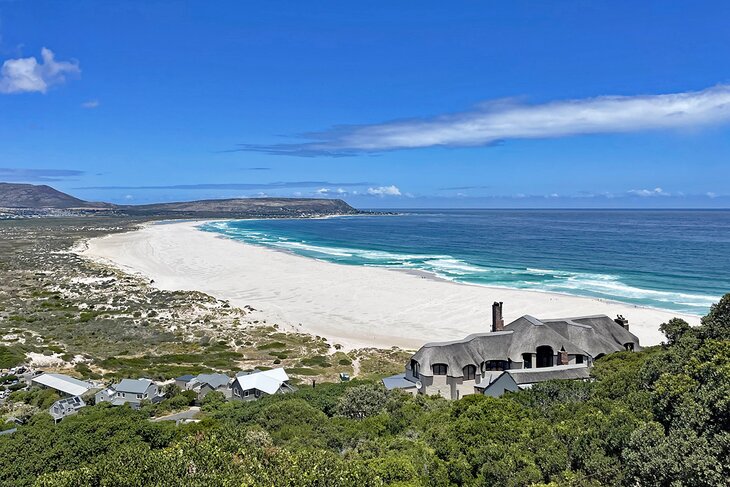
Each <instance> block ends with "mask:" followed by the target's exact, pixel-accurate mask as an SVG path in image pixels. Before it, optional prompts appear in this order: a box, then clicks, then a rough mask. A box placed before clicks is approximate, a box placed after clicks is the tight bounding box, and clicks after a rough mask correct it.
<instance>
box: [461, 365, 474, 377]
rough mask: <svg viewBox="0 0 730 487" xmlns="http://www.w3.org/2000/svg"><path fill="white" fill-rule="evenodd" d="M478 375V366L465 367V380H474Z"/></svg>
mask: <svg viewBox="0 0 730 487" xmlns="http://www.w3.org/2000/svg"><path fill="white" fill-rule="evenodd" d="M476 375H477V366H476V365H467V366H466V367H464V380H474V378H475V377H476Z"/></svg>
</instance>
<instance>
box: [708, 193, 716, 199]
mask: <svg viewBox="0 0 730 487" xmlns="http://www.w3.org/2000/svg"><path fill="white" fill-rule="evenodd" d="M705 195H706V196H707V197H708V198H712V199H714V198H717V193H713V192H712V191H708V192H707V193H705Z"/></svg>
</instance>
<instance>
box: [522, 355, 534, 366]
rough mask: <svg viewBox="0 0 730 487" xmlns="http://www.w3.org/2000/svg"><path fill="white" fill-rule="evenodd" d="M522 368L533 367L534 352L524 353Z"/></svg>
mask: <svg viewBox="0 0 730 487" xmlns="http://www.w3.org/2000/svg"><path fill="white" fill-rule="evenodd" d="M522 368H525V369H531V368H532V354H531V353H523V354H522Z"/></svg>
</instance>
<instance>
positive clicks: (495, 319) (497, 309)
mask: <svg viewBox="0 0 730 487" xmlns="http://www.w3.org/2000/svg"><path fill="white" fill-rule="evenodd" d="M502 330H504V318H502V302H501V301H500V302H497V301H495V302H494V304H493V305H492V331H502Z"/></svg>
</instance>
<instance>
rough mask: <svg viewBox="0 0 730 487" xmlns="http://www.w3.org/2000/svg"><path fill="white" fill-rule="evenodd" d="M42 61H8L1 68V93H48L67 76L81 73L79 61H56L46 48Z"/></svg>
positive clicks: (31, 59) (26, 59)
mask: <svg viewBox="0 0 730 487" xmlns="http://www.w3.org/2000/svg"><path fill="white" fill-rule="evenodd" d="M41 59H42V61H41V62H40V63H39V62H38V60H37V59H36V58H34V57H27V58H19V59H8V60H6V61H5V62H4V63H3V65H2V68H0V93H5V94H9V93H32V92H38V93H46V92H47V91H48V88H49V87H50V86H53V85H57V84H61V83H63V82H65V81H66V77H67V76H76V75H79V74H80V73H81V69H80V68H79V64H78V62H77V61H56V60H55V58H54V55H53V51H51V50H50V49H47V48H45V47H44V48H43V49H41Z"/></svg>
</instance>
